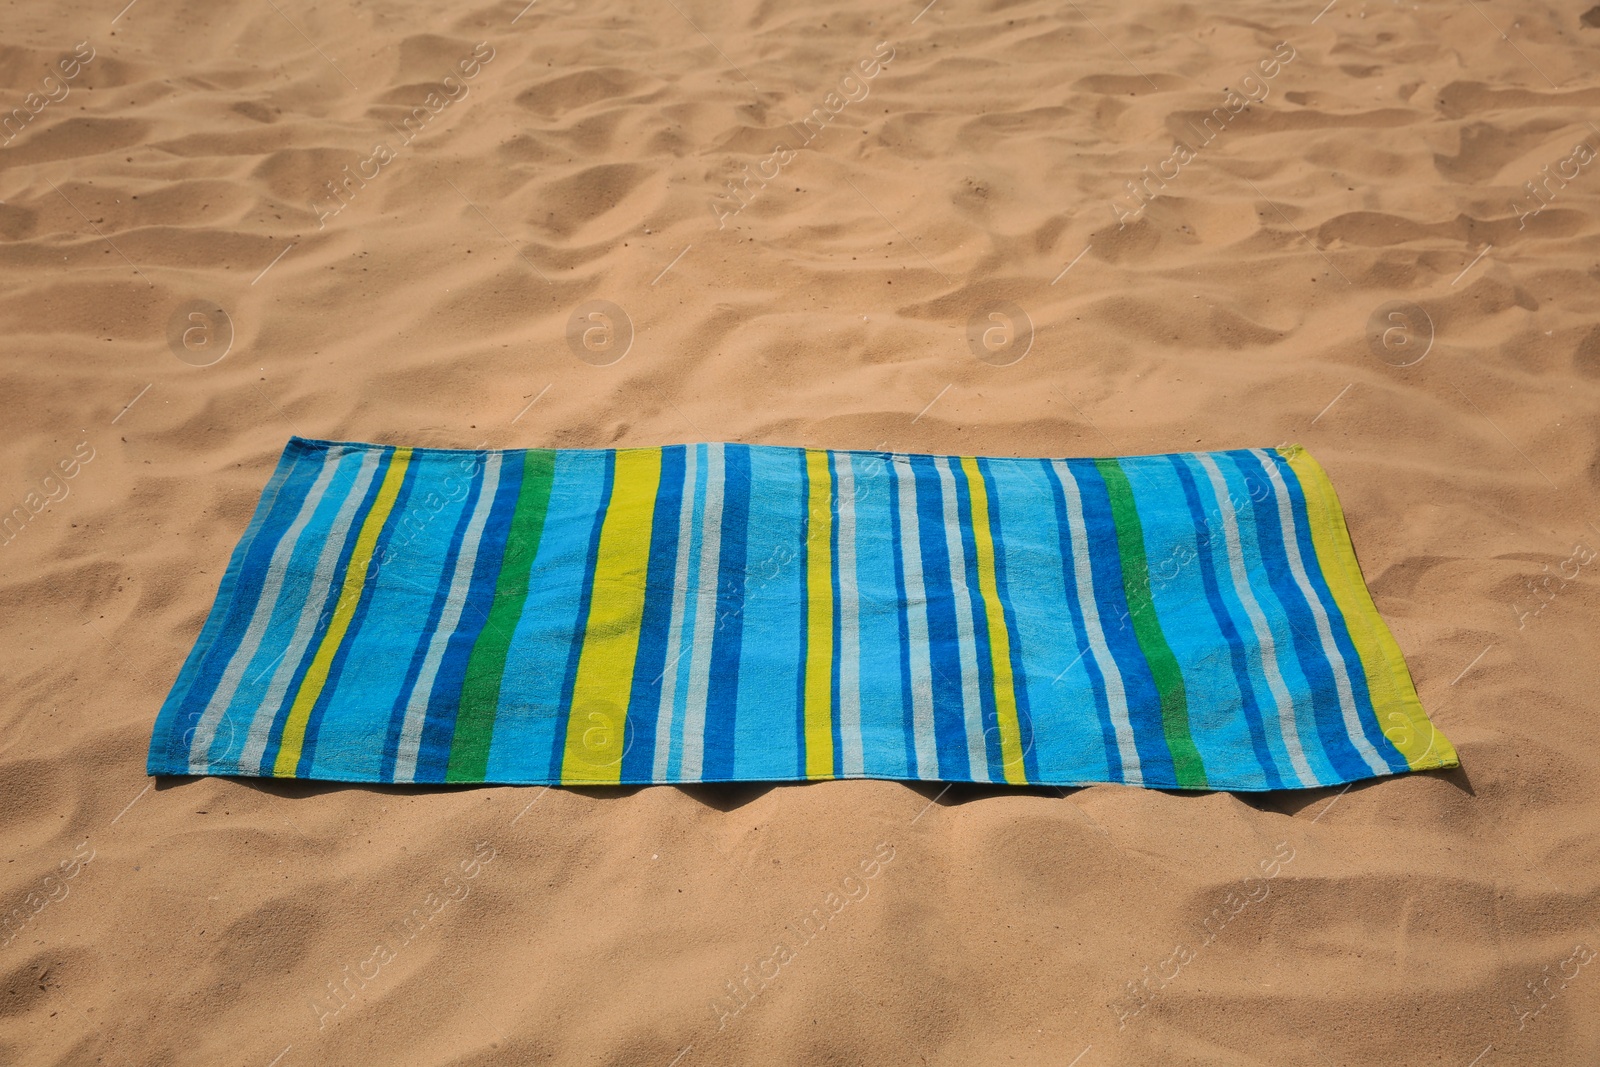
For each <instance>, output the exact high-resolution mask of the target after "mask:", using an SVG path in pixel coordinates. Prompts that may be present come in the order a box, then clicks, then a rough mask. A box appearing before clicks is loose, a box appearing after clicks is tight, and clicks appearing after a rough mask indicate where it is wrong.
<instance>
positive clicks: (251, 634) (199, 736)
mask: <svg viewBox="0 0 1600 1067" xmlns="http://www.w3.org/2000/svg"><path fill="white" fill-rule="evenodd" d="M338 470H339V461H338V460H337V459H332V460H330V459H329V457H328V454H327V453H326V452H325V453H323V455H322V470H321V471H320V472H319V473H318V474H317V478H316V481H314V482H312V483H311V488H310V489H308V490H307V491H306V496H305V500H303V501H302V502H301V504H300V511H299V513H298V514H297V515H295V517H294V521H293V522H292V523H290V524H289V528H288V529H287V530H285V531H284V532H283V537H282V539H281V540H279V542H278V547H277V548H275V549H273V551H272V558H271V559H270V560H268V562H267V573H266V576H265V577H264V578H263V579H262V582H261V595H260V596H258V597H257V598H256V606H255V611H254V612H252V613H251V615H250V625H249V626H248V627H246V628H245V632H244V637H242V638H240V640H239V644H238V645H237V646H236V647H235V648H234V650H233V655H232V657H231V658H230V659H229V660H228V666H227V669H226V670H224V671H223V672H222V679H221V681H219V682H218V683H217V688H216V691H215V692H214V693H212V695H211V701H210V702H209V703H208V704H207V705H206V709H205V711H203V712H201V714H200V721H199V722H197V723H195V728H194V739H193V741H192V742H191V743H190V745H189V770H191V771H193V772H194V773H195V774H204V773H205V771H206V770H207V769H208V765H209V763H210V753H211V742H212V741H213V740H215V738H216V736H217V724H218V723H219V722H221V721H222V717H223V714H224V713H225V712H226V711H227V710H228V705H229V704H231V703H233V696H234V693H236V692H237V691H238V689H239V680H240V679H241V678H243V677H244V672H245V671H246V670H248V669H249V667H250V662H251V661H252V660H253V659H255V655H256V652H257V650H259V649H260V648H261V639H262V638H263V637H265V636H266V633H267V624H268V623H270V622H271V621H272V611H273V608H274V607H276V606H277V603H278V594H279V593H281V592H282V591H283V578H284V575H285V574H287V573H288V570H289V557H290V556H292V555H294V550H295V545H296V543H297V542H298V541H299V540H300V534H301V533H302V532H303V531H304V530H305V528H306V525H307V524H308V523H309V522H310V521H311V516H312V515H313V514H315V513H316V510H317V506H318V505H319V504H321V503H322V498H323V496H324V495H326V494H327V491H328V485H329V483H331V482H332V481H333V476H334V475H335V474H336V473H337V472H338Z"/></svg>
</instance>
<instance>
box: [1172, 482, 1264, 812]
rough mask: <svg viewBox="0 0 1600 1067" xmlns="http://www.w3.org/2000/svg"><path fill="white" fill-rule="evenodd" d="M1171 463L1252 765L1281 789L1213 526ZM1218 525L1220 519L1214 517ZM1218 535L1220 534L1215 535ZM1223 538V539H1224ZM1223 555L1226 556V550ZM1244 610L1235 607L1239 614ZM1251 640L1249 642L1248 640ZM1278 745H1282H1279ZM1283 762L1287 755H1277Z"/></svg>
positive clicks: (1194, 492) (1197, 497)
mask: <svg viewBox="0 0 1600 1067" xmlns="http://www.w3.org/2000/svg"><path fill="white" fill-rule="evenodd" d="M1167 458H1168V459H1170V460H1171V461H1172V467H1173V470H1175V471H1176V472H1177V474H1178V482H1179V484H1180V485H1181V486H1182V488H1183V499H1184V501H1185V502H1186V503H1187V504H1188V505H1189V514H1190V516H1191V517H1192V518H1193V520H1194V523H1195V527H1196V530H1197V531H1198V532H1197V535H1196V537H1195V557H1196V559H1195V566H1196V568H1197V569H1198V570H1199V572H1200V581H1201V583H1202V584H1203V585H1204V587H1205V592H1206V603H1207V604H1208V605H1209V606H1210V608H1211V614H1212V616H1213V617H1214V618H1215V619H1216V620H1217V629H1218V631H1219V632H1220V633H1221V634H1222V639H1223V643H1224V644H1226V645H1227V648H1228V656H1229V661H1230V662H1231V664H1232V666H1233V678H1234V684H1235V686H1237V688H1238V692H1239V700H1240V702H1241V704H1242V706H1243V708H1244V716H1245V722H1246V723H1247V725H1248V726H1249V729H1250V748H1251V751H1253V752H1254V753H1255V757H1256V763H1258V764H1259V765H1260V767H1261V773H1262V776H1263V778H1264V780H1265V781H1266V783H1267V788H1268V789H1282V788H1284V786H1285V784H1286V783H1285V782H1284V780H1283V776H1282V775H1281V774H1279V773H1278V763H1277V760H1276V759H1275V758H1274V757H1273V754H1272V744H1271V742H1270V741H1269V740H1268V738H1269V736H1271V735H1272V734H1273V733H1275V732H1276V731H1269V730H1268V729H1267V725H1266V720H1265V718H1264V717H1263V715H1262V713H1261V706H1260V704H1259V703H1258V702H1257V700H1256V692H1255V684H1254V682H1253V680H1252V679H1251V677H1250V663H1249V660H1248V657H1247V656H1246V653H1245V648H1246V645H1245V639H1244V637H1243V636H1242V635H1241V634H1240V632H1239V628H1238V626H1236V625H1235V624H1234V618H1233V614H1232V613H1231V612H1230V611H1229V609H1228V605H1227V603H1226V602H1225V601H1224V600H1223V594H1222V585H1221V583H1219V582H1218V580H1217V573H1218V564H1217V563H1216V561H1215V559H1214V558H1213V556H1212V554H1211V537H1212V536H1214V533H1213V532H1212V531H1213V528H1214V527H1213V522H1212V520H1211V519H1210V518H1209V517H1208V515H1207V512H1206V509H1205V505H1204V504H1203V503H1202V502H1201V496H1200V489H1199V487H1198V486H1197V485H1196V484H1195V479H1194V475H1193V474H1192V473H1191V472H1190V470H1189V465H1188V461H1187V460H1186V459H1185V458H1184V457H1183V456H1176V455H1175V456H1168V457H1167ZM1218 520H1219V521H1220V515H1219V516H1218ZM1218 532H1220V531H1218ZM1224 536H1226V535H1224ZM1222 551H1223V553H1226V552H1227V548H1226V546H1224V548H1223V550H1222ZM1221 570H1222V571H1223V572H1224V573H1226V572H1227V571H1228V570H1229V568H1228V565H1227V563H1226V562H1224V563H1222V564H1221ZM1226 584H1227V587H1228V588H1229V589H1230V590H1231V589H1232V587H1233V581H1232V579H1231V578H1228V579H1227V581H1226ZM1243 610H1244V606H1243V605H1240V606H1239V611H1240V612H1241V613H1242V612H1243ZM1252 640H1253V638H1252ZM1279 744H1280V745H1281V744H1282V742H1281V741H1280V742H1279ZM1281 755H1282V756H1283V758H1284V759H1285V760H1287V759H1288V753H1286V752H1285V753H1282V754H1281Z"/></svg>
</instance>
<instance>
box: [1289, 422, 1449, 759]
mask: <svg viewBox="0 0 1600 1067" xmlns="http://www.w3.org/2000/svg"><path fill="white" fill-rule="evenodd" d="M1278 454H1279V455H1281V456H1282V457H1283V458H1284V459H1285V460H1287V461H1288V463H1289V466H1290V468H1291V469H1292V470H1293V471H1294V472H1295V475H1296V476H1297V477H1298V478H1299V479H1300V487H1301V489H1302V490H1303V491H1304V493H1305V498H1306V513H1307V516H1308V518H1309V520H1310V523H1311V543H1312V545H1313V547H1315V549H1316V552H1317V561H1318V563H1319V564H1320V565H1321V567H1322V575H1323V577H1324V578H1325V579H1326V580H1327V582H1328V588H1329V589H1330V590H1331V591H1332V592H1333V599H1334V603H1336V604H1338V605H1339V612H1340V614H1342V615H1343V616H1344V618H1345V623H1346V625H1347V626H1348V627H1349V631H1350V640H1351V641H1352V642H1353V643H1354V644H1355V646H1356V652H1357V654H1358V655H1359V656H1360V657H1361V666H1362V669H1363V671H1364V672H1365V673H1366V676H1367V688H1368V690H1369V691H1370V693H1371V695H1372V707H1373V710H1374V711H1376V712H1377V714H1378V722H1379V724H1380V725H1381V727H1382V728H1383V735H1384V736H1385V737H1387V738H1388V739H1389V741H1390V743H1392V744H1393V745H1394V747H1395V748H1397V749H1399V750H1400V754H1401V755H1403V756H1404V757H1405V758H1406V762H1407V763H1408V764H1409V765H1410V766H1411V769H1412V770H1421V769H1424V768H1430V767H1456V766H1459V765H1460V764H1459V761H1458V760H1457V758H1456V750H1455V748H1454V747H1453V746H1452V745H1451V744H1450V742H1449V741H1448V740H1446V739H1445V736H1444V734H1442V733H1440V732H1439V730H1438V728H1436V727H1435V726H1434V725H1433V723H1432V722H1430V721H1429V719H1428V714H1427V712H1425V711H1423V710H1422V701H1421V700H1419V699H1417V690H1416V687H1415V686H1413V685H1412V684H1411V672H1410V671H1408V670H1406V663H1405V659H1404V658H1403V657H1402V656H1401V654H1400V646H1399V644H1397V643H1396V642H1395V639H1394V635H1393V634H1391V633H1390V632H1389V627H1388V626H1387V625H1385V624H1384V621H1383V616H1381V615H1379V614H1378V608H1377V606H1376V605H1375V604H1373V602H1372V594H1371V593H1370V592H1369V591H1368V590H1367V583H1366V582H1365V581H1364V580H1363V579H1362V577H1361V565H1360V564H1358V563H1357V562H1356V553H1355V549H1354V547H1352V546H1351V544H1350V534H1349V531H1348V529H1347V528H1346V526H1345V522H1344V509H1342V508H1341V507H1340V506H1339V498H1338V496H1336V495H1335V494H1334V491H1333V483H1332V482H1330V481H1329V480H1328V476H1327V474H1326V473H1324V472H1323V470H1322V467H1321V465H1320V464H1318V463H1317V461H1316V460H1314V459H1312V458H1311V454H1310V453H1309V452H1307V451H1306V450H1305V449H1303V448H1301V447H1300V446H1299V445H1294V446H1292V447H1289V448H1280V449H1278Z"/></svg>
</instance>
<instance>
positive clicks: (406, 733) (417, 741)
mask: <svg viewBox="0 0 1600 1067" xmlns="http://www.w3.org/2000/svg"><path fill="white" fill-rule="evenodd" d="M501 463H502V458H501V453H499V452H491V453H489V454H488V456H487V457H486V458H485V460H484V464H483V484H482V487H481V488H479V490H478V502H477V504H476V505H475V506H474V507H473V509H472V518H471V519H469V520H468V521H467V531H466V535H465V536H464V537H463V538H462V540H461V550H460V551H459V552H458V553H456V569H455V571H454V573H452V574H451V575H450V588H449V589H448V590H447V591H446V592H445V598H444V610H443V611H441V612H440V613H439V623H438V625H437V626H435V627H434V628H433V636H432V637H430V638H429V639H428V651H427V654H426V655H425V656H424V657H423V659H422V669H421V670H420V671H418V672H417V679H416V682H415V683H413V684H412V686H411V694H410V699H409V700H408V701H407V702H406V715H405V719H404V720H403V721H402V722H401V724H400V743H399V747H398V748H397V749H396V750H395V757H394V780H395V781H397V782H413V781H416V777H417V755H418V753H419V752H420V750H421V748H422V727H423V724H424V723H426V722H427V719H428V700H429V698H430V697H431V696H432V695H433V683H434V680H435V679H436V678H437V677H438V675H439V665H440V663H442V662H443V661H444V653H445V649H446V648H447V647H449V644H450V638H451V637H452V636H453V635H454V634H455V632H456V625H457V624H458V623H460V621H461V612H462V609H463V608H465V607H466V604H467V593H468V592H470V591H471V589H472V571H473V569H474V568H475V567H477V565H478V545H479V543H480V542H481V541H482V540H483V529H484V527H485V526H487V525H488V523H489V512H491V511H493V510H494V497H495V492H496V490H497V489H498V488H499V486H500V466H501Z"/></svg>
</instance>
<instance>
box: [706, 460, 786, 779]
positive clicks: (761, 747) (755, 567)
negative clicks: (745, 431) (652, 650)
mask: <svg viewBox="0 0 1600 1067" xmlns="http://www.w3.org/2000/svg"><path fill="white" fill-rule="evenodd" d="M803 472H804V468H803V466H802V464H801V463H799V462H796V459H795V455H794V453H792V452H789V451H788V450H775V449H752V450H751V455H750V534H749V541H748V544H749V553H748V556H747V558H746V563H745V580H744V618H743V623H744V635H743V641H742V643H741V647H742V648H743V655H742V656H740V658H739V682H738V709H739V713H738V716H737V717H736V718H735V719H734V724H733V746H734V762H733V774H734V777H736V778H742V779H764V778H776V777H787V776H788V775H790V774H791V773H792V772H793V770H794V768H795V766H796V763H797V762H798V761H799V759H800V749H799V747H798V745H797V744H796V740H795V733H794V723H795V720H796V719H797V718H798V717H799V715H800V708H799V703H798V701H797V699H796V697H797V693H798V683H799V678H800V664H801V659H800V631H799V630H798V629H797V628H796V627H795V625H794V618H795V613H794V607H795V605H796V604H797V603H799V602H800V598H801V597H803V596H804V595H805V573H804V569H803V560H802V559H801V558H800V556H799V555H798V554H797V553H795V552H794V546H795V545H796V544H797V543H798V542H799V540H800V538H801V537H802V536H804V534H803V532H802V524H803V521H804V518H805V512H804V509H803V507H802V506H801V503H800V502H801V501H803V500H804V499H805V495H804V493H803V492H802V491H801V488H800V483H801V479H802V478H803V476H804V474H803ZM726 629H727V628H726V627H724V630H726Z"/></svg>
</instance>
